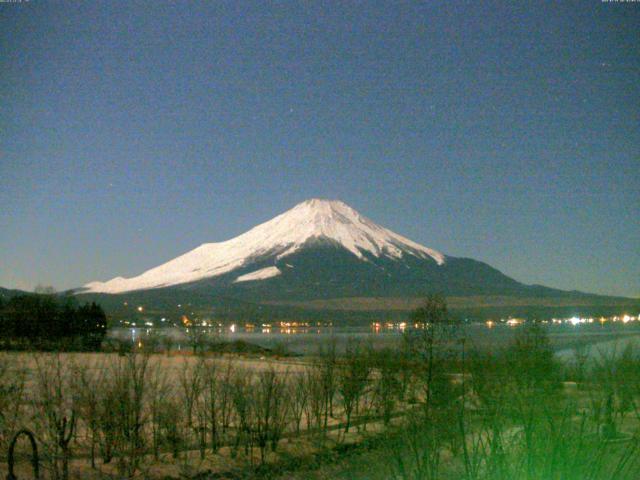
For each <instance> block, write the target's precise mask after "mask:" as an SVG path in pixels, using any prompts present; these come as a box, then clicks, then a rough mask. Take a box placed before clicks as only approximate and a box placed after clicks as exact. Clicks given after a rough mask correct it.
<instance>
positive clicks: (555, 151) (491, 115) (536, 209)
mask: <svg viewBox="0 0 640 480" xmlns="http://www.w3.org/2000/svg"><path fill="white" fill-rule="evenodd" d="M525 4H526V5H525ZM639 38H640V3H628V4H613V3H601V1H600V0H592V1H581V2H544V3H542V2H540V3H539V4H538V5H534V3H533V2H508V1H504V0H501V1H496V2H477V1H475V2H455V1H447V2H435V1H434V2H424V3H422V2H420V3H418V2H415V3H403V2H402V3H401V2H394V3H382V2H345V3H320V2H300V3H288V2H287V3H279V4H278V5H277V6H273V7H272V8H266V7H264V8H263V7H262V6H260V7H259V6H258V2H235V1H232V2H229V3H223V2H170V3H169V2H162V1H158V2H137V1H127V2H104V3H102V2H67V3H63V2H50V3H46V2H41V1H37V0H32V1H30V2H22V3H0V49H1V50H0V285H2V286H5V287H13V288H15V287H18V288H33V287H34V286H35V285H36V284H43V285H53V286H55V287H56V288H58V289H65V288H69V287H75V286H79V285H81V284H84V283H85V282H88V281H91V280H105V279H108V278H112V277H114V276H116V275H124V276H130V275H134V274H138V273H140V272H142V271H143V270H145V269H147V268H150V267H153V266H156V265H158V264H160V263H163V262H165V261H167V260H169V259H171V258H173V257H175V256H177V255H179V254H181V253H184V252H186V251H187V250H190V249H192V248H194V247H195V246H197V245H199V244H201V243H204V242H211V241H222V240H226V239H228V238H231V237H234V236H236V235H238V234H240V233H242V232H244V231H246V230H247V229H249V228H250V227H252V226H254V225H255V224H257V223H260V222H263V221H266V220H268V219H270V218H271V217H273V216H275V215H276V214H279V213H281V212H283V211H285V210H287V209H288V208H291V207H292V206H293V205H295V204H296V203H298V202H300V201H303V200H305V199H307V198H310V197H324V198H333V199H340V200H343V201H344V202H346V203H348V204H349V205H351V206H352V207H354V208H355V209H356V210H358V211H360V212H361V213H363V214H364V215H366V216H368V217H370V218H372V219H373V220H374V221H376V222H377V223H380V224H382V225H384V226H386V227H388V228H390V229H391V230H394V231H396V232H398V233H400V234H403V235H405V236H407V237H409V238H411V239H413V240H415V241H418V242H420V243H422V244H425V245H427V246H429V247H432V248H436V249H438V250H440V251H442V252H444V253H446V254H449V255H454V256H465V257H472V258H476V259H478V260H482V261H485V262H487V263H489V264H491V265H493V266H495V267H496V268H498V269H500V270H502V271H503V272H504V273H506V274H508V275H510V276H512V277H514V278H516V279H517V280H520V281H523V282H525V283H541V284H545V285H548V286H552V287H559V288H564V289H579V290H584V291H589V292H598V293H605V294H616V295H627V296H640V128H639V127H640V44H639V43H638V39H639Z"/></svg>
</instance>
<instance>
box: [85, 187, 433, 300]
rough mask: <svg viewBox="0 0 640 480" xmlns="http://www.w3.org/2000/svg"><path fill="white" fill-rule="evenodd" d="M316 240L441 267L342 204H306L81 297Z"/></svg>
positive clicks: (145, 285)
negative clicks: (419, 260) (241, 232)
mask: <svg viewBox="0 0 640 480" xmlns="http://www.w3.org/2000/svg"><path fill="white" fill-rule="evenodd" d="M317 239H328V240H331V241H334V242H336V243H337V244H339V245H341V246H342V247H344V248H345V249H347V250H348V251H349V252H351V253H352V254H354V255H355V256H356V257H358V258H360V259H362V260H366V257H365V256H364V253H369V254H371V255H373V256H375V257H380V256H381V255H384V256H387V257H390V258H401V257H402V256H403V255H405V254H407V255H413V256H416V257H419V258H425V259H426V258H432V259H433V260H435V261H436V262H437V264H438V265H442V264H443V263H444V262H445V256H444V255H443V254H441V253H439V252H437V251H435V250H431V249H430V248H427V247H424V246H422V245H420V244H418V243H415V242H413V241H411V240H409V239H407V238H405V237H403V236H401V235H398V234H397V233H394V232H392V231H390V230H387V229H386V228H383V227H381V226H379V225H377V224H375V223H374V222H372V221H371V220H369V219H367V218H365V217H363V216H362V215H360V214H359V213H358V212H356V211H355V210H354V209H353V208H351V207H349V206H348V205H346V204H345V203H343V202H340V201H329V200H320V199H311V200H307V201H305V202H302V203H300V204H298V205H296V206H295V207H293V208H292V209H291V210H288V211H287V212H285V213H283V214H281V215H278V216H277V217H275V218H273V219H272V220H269V221H268V222H265V223H263V224H261V225H258V226H257V227H254V228H252V229H251V230H249V231H248V232H246V233H243V234H242V235H240V236H238V237H236V238H233V239H231V240H227V241H226V242H220V243H205V244H203V245H201V246H199V247H197V248H195V249H194V250H191V251H190V252H187V253H185V254H184V255H181V256H179V257H177V258H175V259H173V260H171V261H169V262H167V263H165V264H163V265H160V266H159V267H156V268H152V269H151V270H147V271H146V272H144V273H142V274H141V275H138V276H137V277H132V278H123V277H116V278H114V279H112V280H109V281H107V282H91V283H88V284H86V285H85V286H84V290H83V291H84V292H104V293H121V292H127V291H132V290H143V289H149V288H159V287H166V286H170V285H178V284H182V283H189V282H194V281H196V280H201V279H204V278H210V277H215V276H218V275H222V274H224V273H228V272H231V271H233V270H235V269H236V268H239V267H242V266H246V265H250V264H251V262H252V261H253V260H255V259H257V258H260V257H264V256H267V255H273V256H274V257H275V258H277V259H281V258H283V257H286V256H287V255H290V254H292V253H294V252H296V251H298V250H299V249H301V248H302V247H303V246H304V245H305V244H306V243H307V242H309V241H311V240H317ZM263 270H264V269H263ZM270 272H271V273H272V274H273V271H270ZM253 273H257V272H253ZM247 275H251V274H247ZM243 276H244V277H246V275H243ZM239 278H242V276H241V277H239ZM263 278H268V277H263ZM238 280H239V279H238Z"/></svg>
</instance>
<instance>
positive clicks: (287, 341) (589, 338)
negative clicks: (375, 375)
mask: <svg viewBox="0 0 640 480" xmlns="http://www.w3.org/2000/svg"><path fill="white" fill-rule="evenodd" d="M416 328H418V329H420V328H421V326H420V325H413V324H410V325H407V324H406V323H405V322H400V323H380V322H374V323H371V324H369V325H355V326H342V325H341V326H334V325H331V324H309V323H300V322H279V323H274V324H271V323H263V324H257V325H255V324H231V325H227V326H224V327H223V326H218V325H216V326H211V325H209V326H206V327H193V326H192V327H189V328H175V327H165V328H155V327H141V328H139V327H131V328H121V327H118V328H112V329H110V330H109V334H108V336H109V337H110V338H112V339H117V340H119V341H127V342H128V341H130V342H131V343H132V344H133V345H136V346H139V347H140V346H142V345H144V344H145V343H146V342H149V341H156V342H158V343H162V342H163V341H167V340H168V342H170V343H171V348H173V349H176V350H183V349H184V348H189V347H188V346H189V345H190V344H191V342H193V340H194V338H197V339H198V341H204V342H207V341H208V342H219V341H245V342H248V343H252V344H255V345H259V346H261V347H265V348H276V347H277V348H279V349H285V350H287V351H290V352H292V353H301V354H305V353H314V352H316V351H317V350H318V349H319V348H320V346H321V345H323V344H326V343H327V342H329V341H332V342H335V344H336V346H337V348H338V349H342V348H343V347H344V345H346V344H347V342H349V341H350V340H354V339H355V340H363V341H367V342H370V343H371V345H372V346H373V347H374V348H382V347H391V348H394V347H398V346H399V345H400V343H401V342H402V339H403V334H404V333H405V332H407V331H411V330H414V329H416ZM520 328H522V325H521V323H517V324H516V323H515V322H504V323H502V322H491V323H488V322H487V323H468V324H463V325H461V327H460V329H459V332H458V335H459V336H460V337H461V338H462V337H464V338H466V339H467V342H468V343H467V344H468V345H470V346H476V347H479V348H492V347H500V346H502V345H504V344H505V343H506V342H507V341H509V340H510V339H511V338H513V336H514V335H515V334H516V333H517V332H518V330H519V329H520ZM545 328H546V329H547V332H548V334H549V338H550V340H551V345H552V348H554V349H555V350H557V351H558V355H559V356H561V357H563V358H564V357H567V356H568V355H570V353H568V352H570V351H572V349H571V348H570V346H572V345H573V344H575V343H576V342H582V343H585V342H586V343H589V344H592V345H599V344H600V343H603V344H605V345H614V343H615V341H617V340H615V339H616V338H618V337H619V338H624V337H629V336H637V335H640V324H639V323H638V322H631V323H623V322H619V323H614V322H607V323H602V322H595V323H593V324H590V323H584V324H582V323H580V324H574V323H563V324H554V323H549V324H546V325H545ZM638 338H639V340H638V341H639V342H640V337H638ZM612 342H613V343H612Z"/></svg>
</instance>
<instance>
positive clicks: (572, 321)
mask: <svg viewBox="0 0 640 480" xmlns="http://www.w3.org/2000/svg"><path fill="white" fill-rule="evenodd" d="M567 322H569V323H570V324H571V325H578V324H579V323H584V320H583V319H581V318H578V317H571V318H570V319H569V320H567Z"/></svg>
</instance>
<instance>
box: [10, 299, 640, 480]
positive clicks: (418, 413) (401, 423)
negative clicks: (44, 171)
mask: <svg viewBox="0 0 640 480" xmlns="http://www.w3.org/2000/svg"><path fill="white" fill-rule="evenodd" d="M415 317H416V318H415V319H414V320H416V321H419V322H424V323H427V324H428V327H427V328H424V329H416V330H412V331H411V332H408V333H407V334H406V337H405V342H404V345H403V348H401V349H396V350H374V349H372V348H370V346H369V345H367V344H365V343H359V342H351V343H349V344H348V346H347V348H346V351H345V352H344V353H340V354H338V352H337V350H336V348H335V344H334V343H329V344H328V345H326V346H325V347H324V348H323V349H322V350H321V351H320V352H318V355H317V356H315V357H314V358H311V359H308V360H305V361H302V360H300V359H295V360H292V359H287V360H284V361H275V360H265V359H262V360H260V359H257V360H253V361H246V360H240V359H238V358H237V356H229V355H227V356H221V355H216V356H212V355H211V354H209V353H206V352H204V350H196V353H198V355H191V356H166V355H155V354H149V353H145V352H135V351H134V352H131V353H126V354H122V355H117V354H64V355H62V354H46V353H40V354H26V353H7V354H4V355H2V357H0V448H1V451H2V452H6V451H7V449H8V447H9V443H10V441H11V439H12V438H13V436H14V434H15V433H16V432H17V431H18V430H20V429H21V428H25V427H26V428H28V429H29V430H30V431H32V432H34V434H35V436H36V439H37V445H38V447H39V454H40V461H41V470H42V472H41V473H42V475H41V477H44V478H52V479H67V478H123V477H125V478H134V477H141V478H230V477H231V478H246V477H261V478H274V477H277V476H282V477H284V478H292V477H294V478H313V477H315V478H380V479H382V478H395V479H407V480H408V479H415V480H418V479H449V478H450V479H459V478H463V479H469V480H471V479H473V480H484V479H487V480H488V479H500V480H501V479H505V480H506V479H531V480H533V479H541V480H542V479H545V480H546V479H574V478H575V479H594V480H595V479H610V478H619V479H627V478H628V479H631V478H637V477H636V476H635V475H636V472H637V471H640V458H639V451H638V447H639V443H638V442H639V436H638V433H639V432H638V426H639V425H640V403H639V402H640V357H639V356H638V355H637V352H634V351H632V350H631V349H627V350H625V351H623V352H617V353H612V354H610V355H608V356H604V357H600V358H597V359H596V360H589V358H588V356H587V355H586V351H585V350H584V349H583V348H580V349H578V350H577V351H576V356H575V361H573V362H571V363H569V364H559V363H557V362H556V360H555V359H554V356H553V354H552V351H551V349H550V348H549V344H548V341H547V338H546V336H545V335H544V333H543V331H541V330H539V329H538V328H536V327H535V325H534V326H531V327H528V328H526V329H522V330H521V331H520V334H519V335H518V336H517V337H516V338H515V340H514V341H513V342H512V344H510V345H509V346H508V347H505V348H503V349H501V350H500V351H486V350H482V351H476V350H474V348H473V342H472V339H462V340H460V339H459V337H458V336H456V335H454V333H455V330H456V325H455V323H454V322H452V321H450V319H449V316H448V314H447V311H446V306H445V305H444V302H443V301H442V300H441V299H439V298H437V297H436V298H432V299H430V300H429V301H428V302H427V303H426V304H425V305H424V307H422V308H421V309H419V310H417V311H416V313H415ZM28 450H29V448H28V444H27V443H26V442H24V443H23V442H22V441H20V443H19V444H18V449H17V451H18V453H19V455H18V456H17V457H16V459H17V460H16V463H17V471H19V472H21V473H22V476H20V477H19V478H30V477H29V476H28V475H30V473H29V469H30V464H29V461H28V459H29V457H28V455H27V454H28ZM0 474H2V475H4V473H0Z"/></svg>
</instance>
